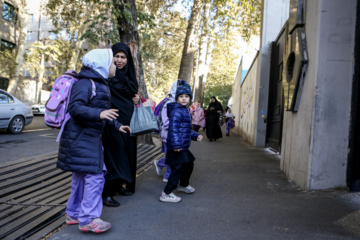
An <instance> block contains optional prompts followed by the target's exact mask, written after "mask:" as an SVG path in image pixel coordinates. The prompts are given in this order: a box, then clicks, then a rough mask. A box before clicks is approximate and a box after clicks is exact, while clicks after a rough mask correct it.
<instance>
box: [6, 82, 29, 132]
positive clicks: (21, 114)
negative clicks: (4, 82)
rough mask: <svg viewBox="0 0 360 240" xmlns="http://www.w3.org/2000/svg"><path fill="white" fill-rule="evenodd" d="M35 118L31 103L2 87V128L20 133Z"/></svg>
mask: <svg viewBox="0 0 360 240" xmlns="http://www.w3.org/2000/svg"><path fill="white" fill-rule="evenodd" d="M33 118H34V116H33V114H32V111H31V107H30V106H29V105H26V104H24V103H22V102H21V101H20V100H19V99H17V98H16V97H14V96H12V95H11V94H9V93H7V92H5V91H4V90H1V89H0V128H6V129H7V130H8V132H10V133H13V134H18V133H21V132H22V130H23V129H24V127H25V126H26V125H29V124H30V123H31V122H32V120H33Z"/></svg>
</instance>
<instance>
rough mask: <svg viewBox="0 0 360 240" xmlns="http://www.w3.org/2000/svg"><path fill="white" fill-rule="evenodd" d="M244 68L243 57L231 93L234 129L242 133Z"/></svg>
mask: <svg viewBox="0 0 360 240" xmlns="http://www.w3.org/2000/svg"><path fill="white" fill-rule="evenodd" d="M242 68H243V58H241V60H240V63H239V66H238V69H237V71H236V74H235V78H234V84H233V88H232V95H231V106H230V107H231V109H232V113H233V114H234V116H235V127H234V128H233V131H234V132H236V133H238V134H239V133H240V107H241V105H240V104H241V102H240V87H241V79H242V78H243V76H242Z"/></svg>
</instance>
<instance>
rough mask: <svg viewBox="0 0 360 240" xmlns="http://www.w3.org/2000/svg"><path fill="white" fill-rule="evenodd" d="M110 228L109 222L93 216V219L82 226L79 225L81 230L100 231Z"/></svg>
mask: <svg viewBox="0 0 360 240" xmlns="http://www.w3.org/2000/svg"><path fill="white" fill-rule="evenodd" d="M110 228H111V224H110V223H108V222H105V221H103V220H101V219H100V218H93V220H92V221H91V222H90V223H89V224H86V225H84V226H81V225H79V229H80V231H82V232H94V233H102V232H105V231H107V230H109V229H110Z"/></svg>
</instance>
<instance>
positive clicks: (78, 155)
mask: <svg viewBox="0 0 360 240" xmlns="http://www.w3.org/2000/svg"><path fill="white" fill-rule="evenodd" d="M89 78H91V79H92V80H94V82H95V85H96V96H95V97H94V98H92V99H91V100H90V97H91V92H92V86H91V81H90V80H89ZM79 79H80V80H79V81H78V82H77V83H75V84H74V85H73V87H72V90H71V95H70V96H71V100H70V103H69V108H68V111H69V113H70V115H71V118H70V120H69V121H68V122H67V123H66V125H65V127H64V131H63V133H62V135H61V140H60V146H59V155H58V161H57V167H58V168H60V169H62V170H64V171H71V172H78V173H87V174H100V173H102V171H103V164H104V156H103V152H102V143H101V134H102V131H103V129H104V126H105V124H110V125H111V126H112V127H113V129H114V130H117V131H118V129H119V128H120V126H121V124H120V123H119V122H117V121H116V120H114V121H107V120H101V119H100V113H101V112H102V111H104V110H107V109H109V108H110V91H109V87H108V85H107V80H106V79H105V78H103V77H102V76H101V75H100V74H99V73H98V72H96V71H95V70H93V69H91V68H89V67H84V66H83V67H82V68H81V71H80V73H79Z"/></svg>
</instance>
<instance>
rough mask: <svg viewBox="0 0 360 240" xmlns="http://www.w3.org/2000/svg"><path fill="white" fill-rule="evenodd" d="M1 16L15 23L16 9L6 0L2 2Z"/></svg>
mask: <svg viewBox="0 0 360 240" xmlns="http://www.w3.org/2000/svg"><path fill="white" fill-rule="evenodd" d="M3 18H4V19H5V20H8V21H9V22H12V23H16V9H15V7H14V6H13V5H11V4H9V3H7V2H4V7H3Z"/></svg>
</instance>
